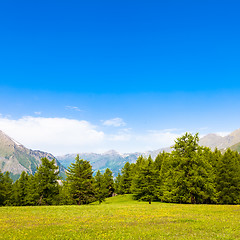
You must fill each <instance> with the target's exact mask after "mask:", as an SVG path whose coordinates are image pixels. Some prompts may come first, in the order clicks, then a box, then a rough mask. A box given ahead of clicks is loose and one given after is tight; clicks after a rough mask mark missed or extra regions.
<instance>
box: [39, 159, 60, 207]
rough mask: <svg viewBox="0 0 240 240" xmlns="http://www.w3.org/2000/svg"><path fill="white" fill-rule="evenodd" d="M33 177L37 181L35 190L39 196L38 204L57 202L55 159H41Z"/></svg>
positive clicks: (57, 186)
mask: <svg viewBox="0 0 240 240" xmlns="http://www.w3.org/2000/svg"><path fill="white" fill-rule="evenodd" d="M35 178H36V181H37V183H38V187H37V191H38V194H39V196H40V198H39V199H38V204H39V205H52V204H57V197H58V194H59V185H58V180H59V179H60V177H59V169H58V166H57V165H56V162H55V159H53V160H51V161H49V160H48V159H47V158H42V159H41V165H40V166H39V167H38V168H37V172H36V173H35Z"/></svg>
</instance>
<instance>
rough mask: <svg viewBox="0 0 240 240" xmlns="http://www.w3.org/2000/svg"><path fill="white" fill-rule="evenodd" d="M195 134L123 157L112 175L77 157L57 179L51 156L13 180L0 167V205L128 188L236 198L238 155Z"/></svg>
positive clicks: (144, 193) (164, 195)
mask: <svg viewBox="0 0 240 240" xmlns="http://www.w3.org/2000/svg"><path fill="white" fill-rule="evenodd" d="M198 142H199V138H198V134H196V135H191V134H189V133H186V134H185V135H183V136H182V137H180V138H178V139H177V140H176V141H175V145H174V146H173V151H172V152H171V153H166V152H162V153H159V155H158V156H157V157H156V159H155V161H153V160H152V158H151V156H149V157H148V158H144V157H142V156H140V157H139V158H138V159H137V161H136V163H132V164H130V163H128V162H127V163H126V164H125V166H124V167H123V169H122V170H121V174H118V176H117V177H116V179H115V182H114V181H113V176H112V172H111V171H110V170H109V169H106V171H105V172H104V174H101V172H100V171H98V172H97V173H96V174H95V176H93V171H92V166H91V165H90V163H89V162H88V161H85V160H83V159H80V158H79V156H77V157H76V161H75V163H72V164H71V165H70V167H69V168H68V170H67V172H66V174H67V178H66V180H64V181H63V180H61V181H60V177H59V170H58V167H57V166H56V164H55V160H52V161H49V160H48V159H46V158H43V159H42V160H41V161H42V163H41V165H40V166H39V167H38V169H37V171H36V173H35V174H34V175H28V174H27V173H25V172H23V173H22V174H21V176H20V178H19V179H18V180H17V181H16V182H14V183H13V181H12V180H11V178H10V174H9V173H8V172H6V173H4V174H3V173H1V171H0V205H15V206H25V205H59V204H87V203H90V202H93V201H99V203H101V202H102V201H103V200H104V199H105V198H106V197H110V196H112V195H113V194H114V193H117V194H129V193H131V194H133V195H134V197H135V199H137V200H143V201H148V202H149V203H151V202H152V201H162V202H173V203H202V204H204V203H208V204H240V155H239V154H238V152H234V151H231V150H230V149H227V150H226V151H225V152H224V153H222V152H221V151H219V150H217V149H216V150H215V151H211V150H210V149H209V148H207V147H201V146H199V145H198Z"/></svg>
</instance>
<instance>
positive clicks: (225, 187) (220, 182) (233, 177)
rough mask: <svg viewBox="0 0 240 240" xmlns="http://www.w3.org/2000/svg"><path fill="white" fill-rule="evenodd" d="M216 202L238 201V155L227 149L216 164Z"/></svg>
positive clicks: (239, 183) (236, 202)
mask: <svg viewBox="0 0 240 240" xmlns="http://www.w3.org/2000/svg"><path fill="white" fill-rule="evenodd" d="M217 170H218V171H217V177H216V183H217V191H218V202H219V203H221V204H239V203H240V156H239V154H238V153H237V152H233V151H231V150H230V149H228V150H227V151H226V152H225V153H224V155H223V156H222V158H221V159H220V161H219V163H218V165H217Z"/></svg>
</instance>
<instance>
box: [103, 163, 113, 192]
mask: <svg viewBox="0 0 240 240" xmlns="http://www.w3.org/2000/svg"><path fill="white" fill-rule="evenodd" d="M103 181H104V182H105V184H106V188H107V196H106V197H112V195H113V193H114V181H113V175H112V171H111V170H110V169H109V168H107V169H106V170H105V172H104V174H103Z"/></svg>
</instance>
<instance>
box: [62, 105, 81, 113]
mask: <svg viewBox="0 0 240 240" xmlns="http://www.w3.org/2000/svg"><path fill="white" fill-rule="evenodd" d="M65 109H68V110H74V111H77V112H81V109H79V108H78V107H76V106H66V107H65Z"/></svg>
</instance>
